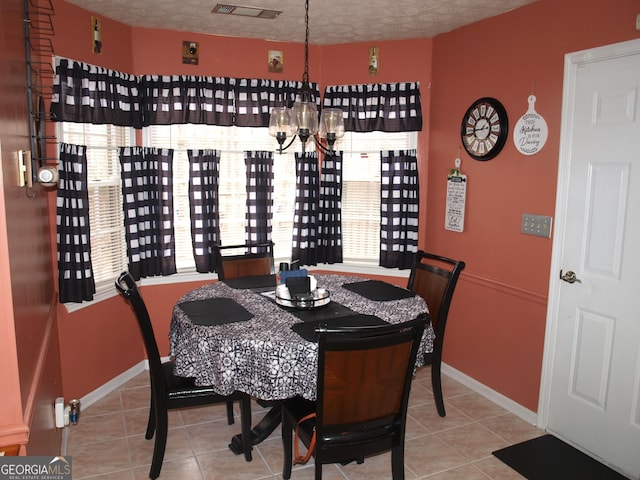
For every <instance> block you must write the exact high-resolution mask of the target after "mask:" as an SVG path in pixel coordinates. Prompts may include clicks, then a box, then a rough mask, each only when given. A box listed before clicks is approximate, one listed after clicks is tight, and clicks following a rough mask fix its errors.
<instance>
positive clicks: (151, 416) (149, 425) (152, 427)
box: [144, 394, 156, 440]
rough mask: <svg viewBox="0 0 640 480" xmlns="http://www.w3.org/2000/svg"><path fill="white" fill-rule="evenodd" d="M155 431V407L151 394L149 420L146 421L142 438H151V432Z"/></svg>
mask: <svg viewBox="0 0 640 480" xmlns="http://www.w3.org/2000/svg"><path fill="white" fill-rule="evenodd" d="M155 431H156V407H155V404H154V401H153V394H152V395H151V404H150V405H149V421H148V422H147V432H146V433H145V434H144V438H146V439H147V440H151V439H152V438H153V434H154V433H155Z"/></svg>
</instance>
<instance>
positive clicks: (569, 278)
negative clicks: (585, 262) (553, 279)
mask: <svg viewBox="0 0 640 480" xmlns="http://www.w3.org/2000/svg"><path fill="white" fill-rule="evenodd" d="M560 280H564V281H565V282H567V283H576V282H577V283H582V282H581V281H580V279H579V278H578V277H576V274H575V272H572V271H571V270H569V271H568V272H567V273H565V274H564V275H563V274H562V270H560Z"/></svg>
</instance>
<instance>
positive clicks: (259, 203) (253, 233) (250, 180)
mask: <svg viewBox="0 0 640 480" xmlns="http://www.w3.org/2000/svg"><path fill="white" fill-rule="evenodd" d="M244 160H245V165H246V167H247V211H246V214H245V218H246V224H245V239H246V241H247V243H263V242H268V241H270V240H271V222H272V220H273V152H245V158H244Z"/></svg>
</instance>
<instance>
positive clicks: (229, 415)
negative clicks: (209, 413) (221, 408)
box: [227, 402, 234, 425]
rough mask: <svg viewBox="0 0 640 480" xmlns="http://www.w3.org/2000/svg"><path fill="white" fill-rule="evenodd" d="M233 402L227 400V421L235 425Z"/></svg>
mask: <svg viewBox="0 0 640 480" xmlns="http://www.w3.org/2000/svg"><path fill="white" fill-rule="evenodd" d="M233 422H234V418H233V402H227V423H228V424H229V425H233Z"/></svg>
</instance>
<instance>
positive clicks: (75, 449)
mask: <svg viewBox="0 0 640 480" xmlns="http://www.w3.org/2000/svg"><path fill="white" fill-rule="evenodd" d="M430 386H431V377H430V370H429V367H425V368H422V369H420V370H419V371H418V374H417V375H416V378H415V379H414V383H413V385H412V389H411V398H410V403H409V417H408V419H407V441H406V447H405V476H406V478H407V480H411V479H429V480H456V479H460V480H487V479H494V480H511V479H522V478H524V477H522V476H521V475H519V474H518V473H516V472H515V471H514V470H511V469H510V468H509V467H507V466H506V465H504V464H503V463H502V462H500V461H499V460H497V459H496V458H495V457H493V455H491V452H492V451H493V450H496V449H499V448H502V447H505V446H508V445H511V444H514V443H518V442H521V441H524V440H528V439H530V438H534V437H537V436H539V435H542V434H543V433H544V432H542V431H540V430H538V429H536V428H535V427H533V426H532V425H529V424H528V423H527V422H525V421H523V420H522V419H520V418H519V417H517V416H515V415H513V414H511V413H509V412H507V411H506V410H504V409H503V408H501V407H499V406H497V405H495V404H494V403H492V402H490V401H489V400H487V399H486V398H484V397H482V396H481V395H479V394H477V393H475V392H474V391H472V390H470V389H468V388H467V387H465V386H463V385H461V384H460V383H458V382H456V381H454V380H452V379H451V378H449V377H446V376H443V390H444V394H445V406H446V409H447V416H446V417H444V418H441V417H439V416H438V414H437V412H436V408H435V405H434V403H433V396H432V393H431V388H430ZM148 402H149V380H148V375H147V373H146V372H145V373H142V374H140V375H138V376H137V377H136V378H134V379H133V380H131V381H129V382H128V383H127V384H125V385H124V386H123V387H121V388H120V389H118V390H116V391H113V392H111V393H110V394H109V395H107V396H106V397H104V398H103V399H101V400H99V401H98V402H96V403H94V404H93V405H91V406H89V407H87V408H86V409H83V410H82V412H81V415H80V422H79V423H78V425H75V426H71V427H68V428H69V435H68V447H67V452H66V453H67V454H68V455H71V456H72V458H73V478H74V480H79V479H102V480H125V479H126V480H135V479H145V478H148V474H149V464H150V462H151V454H152V452H153V441H152V440H149V441H148V440H145V439H144V432H145V429H146V423H147V415H148V405H149V403H148ZM236 410H238V409H237V407H236ZM238 413H239V412H238V411H236V414H238ZM252 414H253V419H254V423H255V420H256V419H259V418H261V407H259V406H258V405H257V404H254V405H253V409H252ZM169 429H170V430H169V438H168V441H167V451H166V454H165V458H164V463H163V466H162V472H161V474H160V478H161V479H179V480H193V479H198V480H201V479H207V480H214V479H224V480H235V479H238V480H258V479H270V480H272V479H279V478H282V451H281V450H282V445H281V441H280V434H279V428H278V429H276V431H275V432H274V433H273V434H272V435H271V437H269V438H268V439H267V440H265V441H264V442H263V443H261V444H259V445H257V446H256V447H254V450H253V461H252V462H245V460H244V456H242V455H239V456H236V455H234V454H233V453H232V452H231V451H230V450H229V448H228V444H229V440H230V439H231V437H232V436H233V435H235V434H236V433H238V432H239V430H240V420H239V418H238V419H237V421H236V423H235V425H231V426H230V425H227V422H226V411H225V406H224V405H220V406H213V407H200V408H193V409H188V410H181V411H172V412H170V413H169ZM312 462H313V460H311V461H310V462H309V464H307V465H305V466H297V467H294V470H293V473H292V475H291V479H292V480H309V479H312V478H314V477H313V472H314V469H313V465H312ZM390 472H391V456H390V454H388V453H387V454H383V455H379V456H377V457H373V458H369V459H367V460H366V461H365V463H364V464H361V465H357V464H349V465H346V466H334V465H326V466H325V467H324V468H323V477H324V479H326V480H345V479H347V480H365V479H366V480H378V479H380V480H382V479H390V478H391V473H390Z"/></svg>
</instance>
